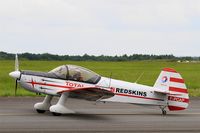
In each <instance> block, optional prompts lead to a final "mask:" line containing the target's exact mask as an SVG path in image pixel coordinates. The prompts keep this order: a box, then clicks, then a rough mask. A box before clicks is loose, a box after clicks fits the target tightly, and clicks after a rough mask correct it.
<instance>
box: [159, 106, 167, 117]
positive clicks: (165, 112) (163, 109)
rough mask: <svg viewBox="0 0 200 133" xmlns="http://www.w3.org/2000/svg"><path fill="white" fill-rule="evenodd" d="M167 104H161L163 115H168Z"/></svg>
mask: <svg viewBox="0 0 200 133" xmlns="http://www.w3.org/2000/svg"><path fill="white" fill-rule="evenodd" d="M165 108H166V106H160V109H161V111H162V115H166V114H167V111H166V110H165Z"/></svg>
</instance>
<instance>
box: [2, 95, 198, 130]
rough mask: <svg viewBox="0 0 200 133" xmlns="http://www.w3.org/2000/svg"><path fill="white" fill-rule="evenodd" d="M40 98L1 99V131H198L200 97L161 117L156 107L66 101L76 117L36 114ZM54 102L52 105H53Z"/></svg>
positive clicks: (71, 115) (72, 115) (47, 113)
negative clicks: (180, 109) (35, 106)
mask: <svg viewBox="0 0 200 133" xmlns="http://www.w3.org/2000/svg"><path fill="white" fill-rule="evenodd" d="M42 100H43V98H42V97H0V132H20V133H22V132H56V133H59V132H86V133H89V132H120V133H121V132H174V133H177V132H181V133H182V132H183V133H185V132H188V133H191V132H198V133H199V132H200V98H192V99H191V102H190V106H189V108H188V109H187V110H185V111H181V112H168V114H167V115H166V116H162V115H161V111H160V109H159V108H158V107H146V106H137V105H131V104H120V103H106V104H104V103H97V104H96V105H95V102H89V101H84V100H78V99H69V100H68V103H67V104H68V107H69V108H70V109H72V110H74V111H75V112H76V114H70V115H62V116H53V115H52V114H51V113H50V112H46V113H44V114H38V113H37V112H36V111H35V110H34V109H33V105H34V104H35V103H36V102H40V101H42ZM56 100H57V99H56V98H55V99H54V101H53V102H54V103H55V102H56Z"/></svg>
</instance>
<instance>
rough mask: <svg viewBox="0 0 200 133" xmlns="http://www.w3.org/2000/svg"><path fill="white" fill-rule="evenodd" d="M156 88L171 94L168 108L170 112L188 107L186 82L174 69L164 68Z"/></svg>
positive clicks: (155, 85)
mask: <svg viewBox="0 0 200 133" xmlns="http://www.w3.org/2000/svg"><path fill="white" fill-rule="evenodd" d="M154 87H155V88H159V89H163V90H165V91H169V92H170V93H171V94H169V95H168V108H169V110H170V111H176V110H184V109H186V108H187V107H188V104H189V95H188V91H187V87H186V85H185V81H184V79H183V78H182V77H181V75H180V74H179V73H178V72H176V71H175V70H174V69H171V68H164V69H163V70H162V71H161V73H160V75H159V77H158V79H157V81H156V82H155V84H154Z"/></svg>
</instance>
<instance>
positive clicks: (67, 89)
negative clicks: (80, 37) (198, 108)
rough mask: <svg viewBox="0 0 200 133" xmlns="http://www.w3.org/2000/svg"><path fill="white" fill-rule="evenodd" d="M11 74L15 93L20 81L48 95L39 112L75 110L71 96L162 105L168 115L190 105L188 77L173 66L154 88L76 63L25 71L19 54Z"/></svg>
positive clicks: (164, 113)
mask: <svg viewBox="0 0 200 133" xmlns="http://www.w3.org/2000/svg"><path fill="white" fill-rule="evenodd" d="M47 65H48V64H47ZM9 75H10V76H11V77H13V78H14V79H16V88H15V93H16V91H17V83H18V82H19V83H20V85H21V86H22V87H23V88H25V89H27V90H29V91H32V92H36V93H43V94H45V95H46V97H45V98H44V101H43V102H41V103H36V104H35V105H34V108H35V109H36V111H37V112H38V113H44V112H45V111H50V112H52V113H53V115H61V114H71V113H74V111H72V110H70V109H68V108H67V106H66V101H67V98H68V97H69V96H71V95H73V97H76V98H81V99H86V100H92V101H102V102H121V103H130V104H140V105H152V106H158V107H160V109H161V110H162V114H163V115H166V110H165V109H166V107H168V109H169V111H178V110H184V109H186V108H187V107H188V104H189V96H188V91H187V88H186V85H185V83H184V80H183V78H182V77H181V75H180V74H179V73H178V72H176V71H175V70H174V69H171V68H164V69H163V70H162V71H161V73H160V75H159V77H158V79H157V81H156V82H155V84H154V86H153V87H151V86H146V85H140V84H137V83H130V82H125V81H121V80H116V79H111V78H106V77H102V76H100V75H98V74H96V73H94V72H92V71H90V70H88V69H86V68H83V67H80V66H75V65H62V66H59V67H57V68H55V69H53V70H51V71H49V72H48V73H45V72H33V71H27V70H23V71H21V70H19V65H18V57H17V55H16V59H15V71H13V72H11V73H10V74H9ZM53 96H58V97H60V98H59V100H58V102H57V104H55V105H51V100H52V98H53Z"/></svg>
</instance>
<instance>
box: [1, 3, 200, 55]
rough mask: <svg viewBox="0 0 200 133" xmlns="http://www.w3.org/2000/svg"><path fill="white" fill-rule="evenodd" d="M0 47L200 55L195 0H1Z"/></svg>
mask: <svg viewBox="0 0 200 133" xmlns="http://www.w3.org/2000/svg"><path fill="white" fill-rule="evenodd" d="M0 51H5V52H12V53H23V52H31V53H52V54H60V55H63V54H69V55H83V54H85V53H87V54H90V55H101V54H104V55H123V54H128V55H130V54H134V53H138V54H173V55H176V56H200V0H0Z"/></svg>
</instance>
